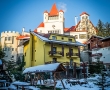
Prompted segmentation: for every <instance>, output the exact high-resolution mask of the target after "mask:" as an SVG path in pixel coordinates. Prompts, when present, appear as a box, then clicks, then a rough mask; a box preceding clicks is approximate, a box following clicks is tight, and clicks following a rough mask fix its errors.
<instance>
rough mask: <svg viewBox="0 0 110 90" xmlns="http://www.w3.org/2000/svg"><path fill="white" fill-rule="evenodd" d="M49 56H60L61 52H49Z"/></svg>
mask: <svg viewBox="0 0 110 90" xmlns="http://www.w3.org/2000/svg"><path fill="white" fill-rule="evenodd" d="M49 55H62V51H49Z"/></svg>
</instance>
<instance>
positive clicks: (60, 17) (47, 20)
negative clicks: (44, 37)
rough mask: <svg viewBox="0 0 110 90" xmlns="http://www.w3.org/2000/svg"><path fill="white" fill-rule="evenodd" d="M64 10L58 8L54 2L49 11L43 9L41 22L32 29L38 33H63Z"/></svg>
mask: <svg viewBox="0 0 110 90" xmlns="http://www.w3.org/2000/svg"><path fill="white" fill-rule="evenodd" d="M64 27H65V26H64V12H63V11H62V10H58V9H57V7H56V4H54V5H53V6H52V8H51V10H50V12H48V11H45V12H44V14H43V22H42V23H41V24H40V25H39V26H38V27H37V28H36V29H35V30H34V31H35V32H39V33H59V34H63V33H64V30H63V29H64Z"/></svg>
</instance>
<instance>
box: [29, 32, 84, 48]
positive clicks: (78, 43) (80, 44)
mask: <svg viewBox="0 0 110 90" xmlns="http://www.w3.org/2000/svg"><path fill="white" fill-rule="evenodd" d="M31 33H32V34H34V35H36V36H37V37H38V38H40V39H41V40H43V41H45V42H54V43H62V44H69V45H75V46H85V45H84V44H82V43H80V42H78V41H76V42H65V41H60V40H50V39H48V38H46V37H43V36H41V35H39V34H36V33H34V32H31Z"/></svg>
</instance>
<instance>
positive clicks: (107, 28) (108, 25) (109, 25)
mask: <svg viewBox="0 0 110 90" xmlns="http://www.w3.org/2000/svg"><path fill="white" fill-rule="evenodd" d="M104 27H105V32H106V35H105V36H106V37H108V36H110V23H108V22H106V23H105V24H104Z"/></svg>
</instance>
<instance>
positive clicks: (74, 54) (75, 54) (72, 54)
mask: <svg viewBox="0 0 110 90" xmlns="http://www.w3.org/2000/svg"><path fill="white" fill-rule="evenodd" d="M66 56H69V57H72V56H79V54H78V53H70V52H68V53H66Z"/></svg>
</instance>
